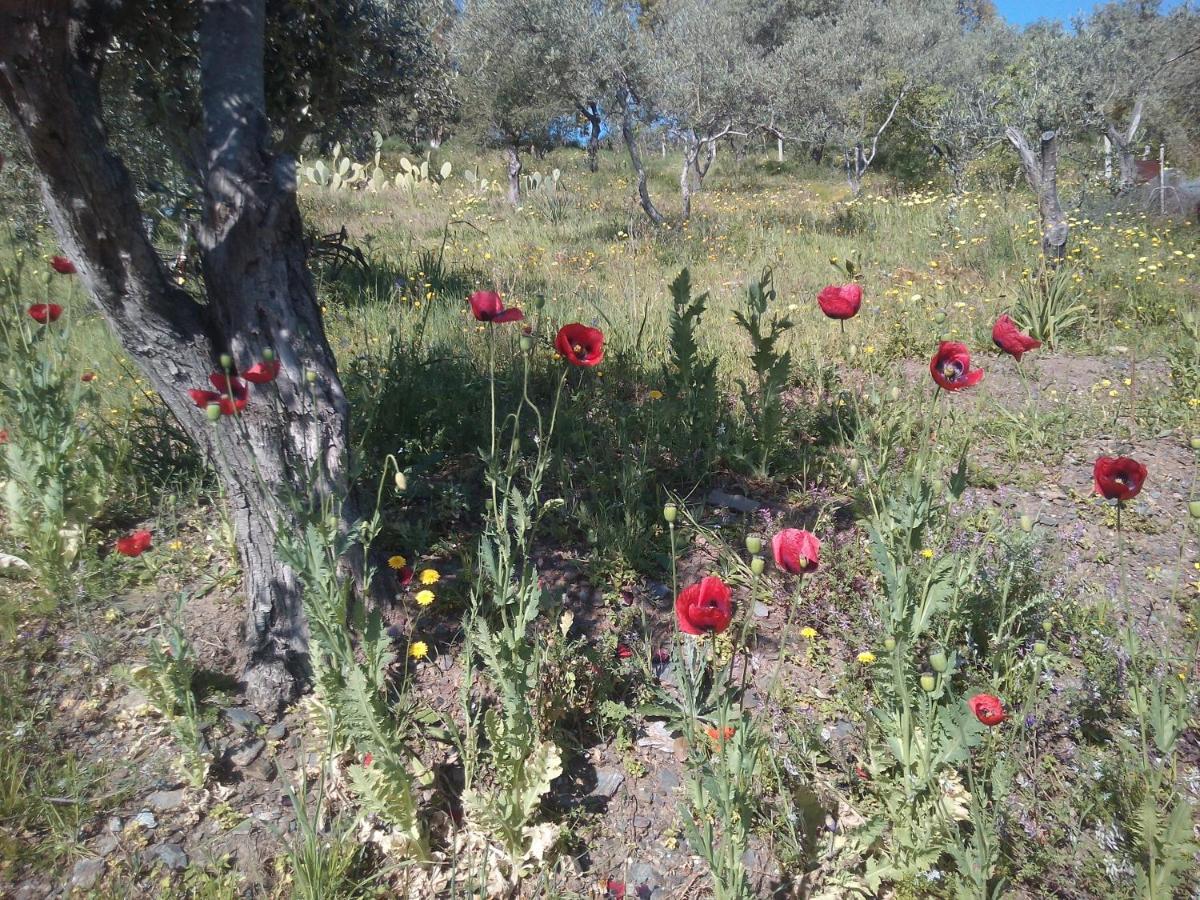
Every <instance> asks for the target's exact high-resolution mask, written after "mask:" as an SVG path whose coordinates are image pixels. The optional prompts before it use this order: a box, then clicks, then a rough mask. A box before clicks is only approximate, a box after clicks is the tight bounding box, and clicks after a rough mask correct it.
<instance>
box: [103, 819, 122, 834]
mask: <svg viewBox="0 0 1200 900" xmlns="http://www.w3.org/2000/svg"><path fill="white" fill-rule="evenodd" d="M104 830H105V831H108V832H111V833H113V834H116V833H117V832H119V831H120V830H121V820H120V819H118V818H117V817H116V816H112V817H110V818H109V820H108V821H107V822H105V823H104Z"/></svg>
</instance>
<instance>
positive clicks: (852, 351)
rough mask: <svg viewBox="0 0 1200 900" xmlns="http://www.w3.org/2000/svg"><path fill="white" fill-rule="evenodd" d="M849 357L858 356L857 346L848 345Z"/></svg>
mask: <svg viewBox="0 0 1200 900" xmlns="http://www.w3.org/2000/svg"><path fill="white" fill-rule="evenodd" d="M850 355H851V356H858V344H851V345H850Z"/></svg>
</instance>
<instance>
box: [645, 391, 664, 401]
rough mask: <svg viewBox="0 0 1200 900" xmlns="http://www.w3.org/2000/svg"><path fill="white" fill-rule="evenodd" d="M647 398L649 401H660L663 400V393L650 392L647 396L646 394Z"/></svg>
mask: <svg viewBox="0 0 1200 900" xmlns="http://www.w3.org/2000/svg"><path fill="white" fill-rule="evenodd" d="M647 396H648V397H649V398H650V399H651V400H661V399H662V398H663V392H662V391H651V392H650V393H649V394H647Z"/></svg>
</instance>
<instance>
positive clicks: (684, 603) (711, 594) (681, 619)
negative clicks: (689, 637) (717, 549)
mask: <svg viewBox="0 0 1200 900" xmlns="http://www.w3.org/2000/svg"><path fill="white" fill-rule="evenodd" d="M675 619H676V620H677V621H678V623H679V630H680V631H682V632H683V633H684V634H696V635H700V634H706V633H708V632H713V633H715V634H719V633H720V632H722V631H724V630H725V629H726V628H728V627H729V623H730V621H731V620H732V619H733V603H732V602H731V601H730V599H729V588H728V587H727V586H726V585H725V582H723V581H722V580H721V579H720V578H718V577H717V576H715V575H709V576H708V577H707V578H702V579H701V580H700V581H699V582H698V583H697V584H693V585H690V586H689V587H686V588H684V589H683V590H682V591H680V592H679V596H678V597H676V598H675Z"/></svg>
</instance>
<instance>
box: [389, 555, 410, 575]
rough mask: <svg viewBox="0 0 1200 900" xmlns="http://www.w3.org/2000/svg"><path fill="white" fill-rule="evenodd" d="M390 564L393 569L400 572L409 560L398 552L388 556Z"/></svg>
mask: <svg viewBox="0 0 1200 900" xmlns="http://www.w3.org/2000/svg"><path fill="white" fill-rule="evenodd" d="M388 565H389V566H391V567H392V568H393V569H395V570H396V571H397V572H399V571H400V570H401V569H403V568H404V567H405V566H407V565H408V560H407V559H405V558H404V557H403V556H401V555H400V554H399V553H397V554H396V555H395V556H389V557H388Z"/></svg>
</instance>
